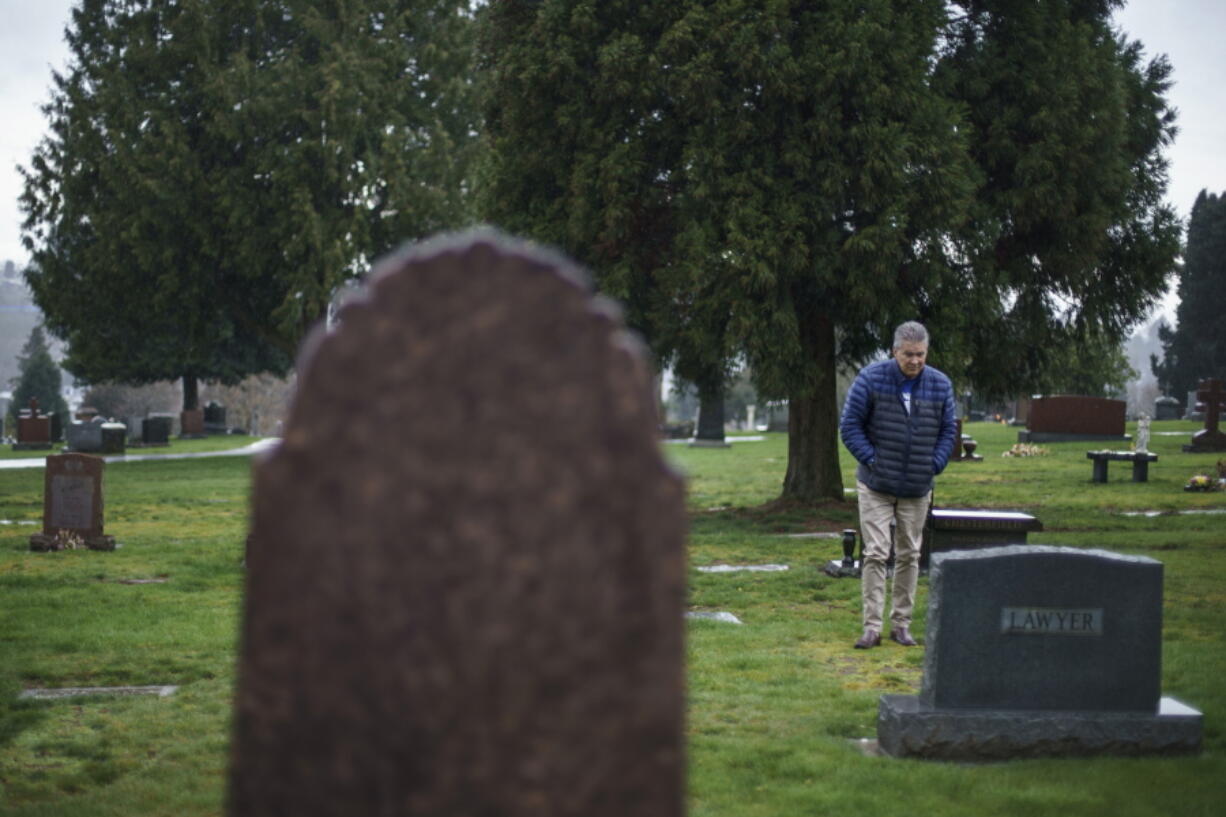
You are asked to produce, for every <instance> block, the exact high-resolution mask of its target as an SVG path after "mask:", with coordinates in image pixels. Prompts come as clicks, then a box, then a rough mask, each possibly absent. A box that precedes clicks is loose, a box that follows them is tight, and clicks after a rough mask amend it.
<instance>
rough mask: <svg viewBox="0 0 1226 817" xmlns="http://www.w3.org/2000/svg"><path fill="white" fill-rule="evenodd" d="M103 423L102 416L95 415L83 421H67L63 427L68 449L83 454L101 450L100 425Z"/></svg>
mask: <svg viewBox="0 0 1226 817" xmlns="http://www.w3.org/2000/svg"><path fill="white" fill-rule="evenodd" d="M105 423H106V421H105V420H104V419H103V418H101V417H97V416H95V417H94V418H93V419H92V420H86V421H85V422H81V423H69V424H68V426H67V427H66V428H65V429H64V432H65V441H66V442H67V443H68V450H70V451H78V452H81V453H83V454H96V453H98V452H100V451H102V426H103V425H104V424H105Z"/></svg>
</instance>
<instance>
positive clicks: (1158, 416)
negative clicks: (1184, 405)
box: [1154, 394, 1179, 420]
mask: <svg viewBox="0 0 1226 817" xmlns="http://www.w3.org/2000/svg"><path fill="white" fill-rule="evenodd" d="M1154 419H1155V420H1178V419H1179V401H1178V400H1176V399H1175V398H1174V397H1170V396H1168V395H1165V394H1164V395H1162V396H1161V397H1159V398H1158V399H1157V400H1155V401H1154Z"/></svg>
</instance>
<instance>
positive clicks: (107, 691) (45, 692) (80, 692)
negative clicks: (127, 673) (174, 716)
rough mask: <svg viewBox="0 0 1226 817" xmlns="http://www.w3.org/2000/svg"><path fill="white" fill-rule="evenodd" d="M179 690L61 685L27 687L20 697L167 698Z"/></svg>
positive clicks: (157, 687)
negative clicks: (149, 696)
mask: <svg viewBox="0 0 1226 817" xmlns="http://www.w3.org/2000/svg"><path fill="white" fill-rule="evenodd" d="M178 691H179V687H178V686H174V685H156V686H122V687H60V688H59V689H25V690H22V691H21V693H20V694H19V695H18V696H17V697H18V698H26V699H33V700H39V701H54V700H60V699H62V698H84V697H88V696H90V695H120V696H123V695H156V696H158V697H159V698H167V697H169V696H171V695H174V694H175V693H176V692H178Z"/></svg>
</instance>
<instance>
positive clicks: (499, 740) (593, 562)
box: [229, 234, 685, 817]
mask: <svg viewBox="0 0 1226 817" xmlns="http://www.w3.org/2000/svg"><path fill="white" fill-rule="evenodd" d="M297 370H298V372H299V378H300V379H299V388H298V393H297V395H296V397H295V400H294V404H293V406H292V408H291V411H290V416H289V419H288V421H287V423H286V426H285V429H284V434H283V440H282V442H281V444H280V445H279V446H278V447H277V448H276V449H274V450H273V451H272V452H271V453H270V454H269V455H268V456H266V457H265V458H263V459H261V460H260V461H258V462H257V464H256V466H255V475H254V488H253V527H252V533H251V536H250V539H249V551H248V560H247V573H248V585H247V592H246V599H247V601H246V611H245V616H244V623H243V635H242V647H241V651H240V670H239V684H238V692H237V703H236V716H235V717H236V720H235V736H234V740H233V758H232V765H231V769H232V771H231V780H230V782H231V786H230V793H229V812H230V814H231V815H233V816H234V817H240V816H242V817H245V815H257V814H259V815H264V814H295V815H304V816H307V817H309V815H325V814H326V815H335V814H370V815H374V814H397V815H413V814H499V815H512V816H513V815H539V814H582V815H586V816H588V817H600V816H602V815H608V817H625V815H629V814H652V815H679V814H681V813H682V811H683V809H684V805H683V801H684V784H683V777H684V757H683V742H682V722H683V687H684V676H683V671H682V660H683V654H682V627H683V616H682V612H683V605H684V594H685V555H684V552H683V538H684V529H685V516H684V507H683V488H682V483H681V481H680V479H679V478H678V477H677V475H675V474H674V473H673V472H671V471H670V470H669V468H668V466H667V465H666V464H665V462H664V461H663V460H662V458H661V456H660V453H659V450H658V448H657V445H656V439H655V438H656V434H655V431H656V417H655V400H654V399H653V396H652V394H651V377H650V374H649V371H648V367H647V364H646V363H645V358H644V354H643V351H642V349H641V348H640V346H639V345H638V343H637V342H635V341H634V340H633V339H632V338H631V337H630V336H628V335H627V334H626V333H625V331H624V330H623V329H622V327H621V322H620V319H619V318H618V316H617V314H616V311H615V310H614V309H613V308H612V307H611V306H610V305H609V304H608V303H606V302H603V301H601V300H599V299H595V298H593V297H592V296H591V294H590V291H589V288H588V286H587V285H586V283H584V281H583V280H582V277H581V275H580V273H579V272H578V271H576V270H575V268H574V267H572V266H571V265H570V264H568V263H567V262H565V261H564V260H562V259H560V258H558V257H556V256H553V255H549V254H546V253H544V252H542V251H540V250H536V249H530V248H527V247H522V246H519V245H515V244H512V243H510V242H509V241H508V240H506V239H504V238H500V237H498V236H493V235H488V234H479V235H477V236H475V237H467V238H464V237H458V238H451V239H447V240H443V241H440V242H436V243H431V244H428V245H425V246H423V247H421V248H418V249H416V250H412V251H408V252H403V253H401V254H399V255H396V256H393V257H391V258H389V259H387V260H385V261H384V262H382V263H381V264H380V265H379V267H378V268H377V269H376V271H375V272H374V274H373V276H372V280H371V283H370V285H369V288H368V290H367V293H366V294H365V295H364V296H362V297H359V298H358V299H357V300H355V301H352V302H350V304H349V305H348V306H346V307H345V308H344V309H343V310H342V312H341V315H340V320H339V326H338V328H336V329H335V330H334V331H333V332H332V333H330V334H329V333H324V332H323V331H322V330H317V331H316V333H315V334H314V335H313V336H312V337H311V338H310V339H309V340H308V341H307V343H306V344H305V345H304V348H303V350H302V352H301V356H300V360H299V364H298V366H297ZM372 395H377V396H378V397H377V399H375V400H373V401H372V400H371V396H372ZM356 415H361V416H362V418H363V421H362V422H360V423H359V422H354V419H353V418H354V417H355V416H356ZM406 417H431V418H432V419H431V422H429V423H422V422H405V418H406ZM338 452H343V456H338Z"/></svg>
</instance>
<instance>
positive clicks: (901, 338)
mask: <svg viewBox="0 0 1226 817" xmlns="http://www.w3.org/2000/svg"><path fill="white" fill-rule="evenodd" d="M904 343H922V344H924V345H925V346H927V345H928V330H927V329H925V328H924V325H923V324H922V323H920V322H919V321H907V322H906V323H904V324H902V325H901V326H899V327H898V328H897V329H895V330H894V348H895V349H898V348H900V347H901V346H902V345H903V344H904Z"/></svg>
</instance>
